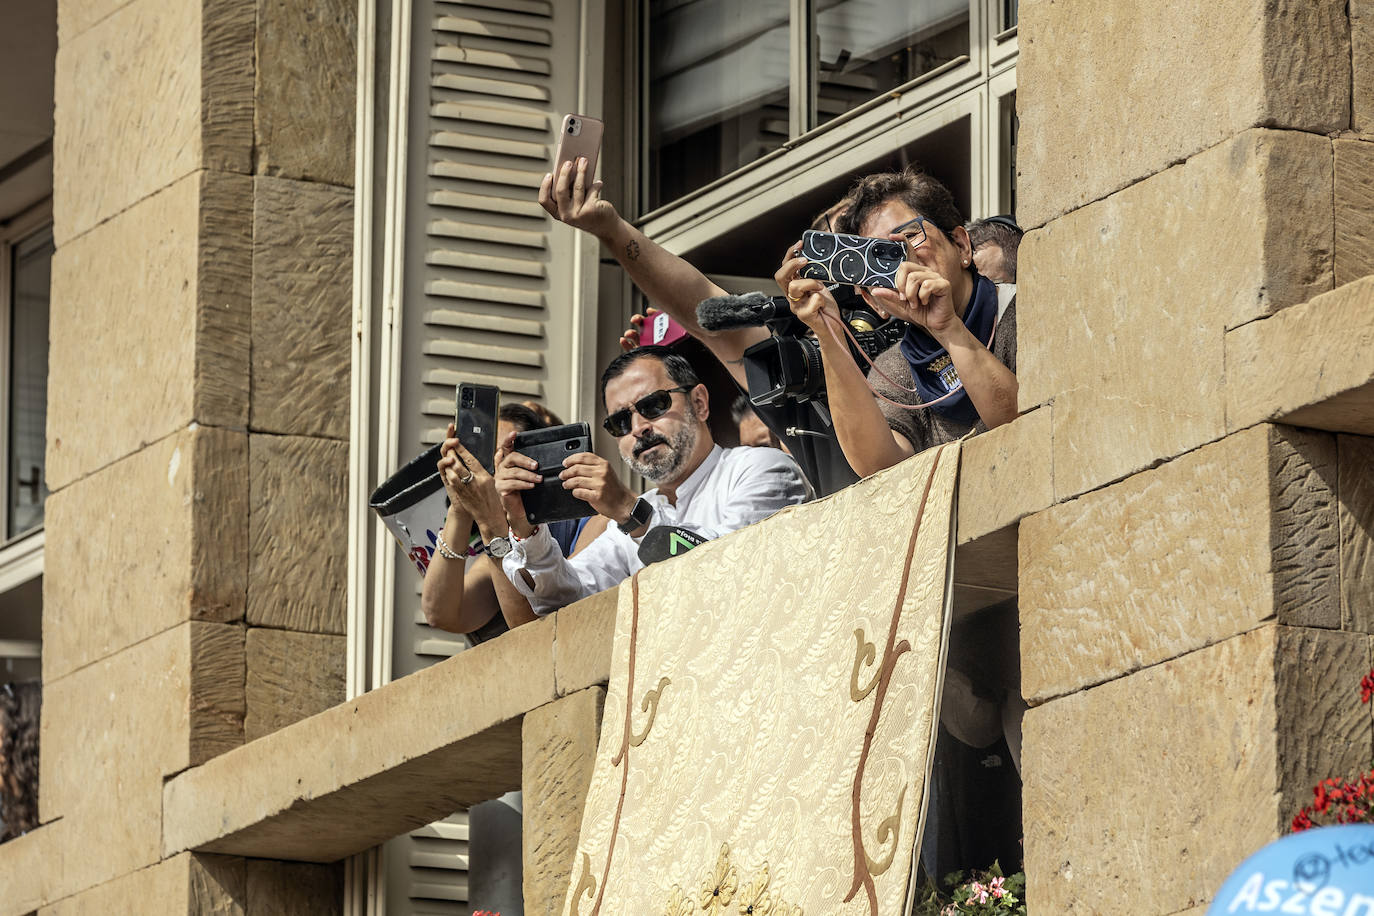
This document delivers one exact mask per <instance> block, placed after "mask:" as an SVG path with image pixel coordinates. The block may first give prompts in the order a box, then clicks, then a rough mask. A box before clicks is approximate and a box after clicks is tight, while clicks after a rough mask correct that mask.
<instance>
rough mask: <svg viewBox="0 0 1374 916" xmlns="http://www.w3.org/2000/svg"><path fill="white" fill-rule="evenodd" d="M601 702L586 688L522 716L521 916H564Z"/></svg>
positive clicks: (602, 697) (601, 695) (595, 690)
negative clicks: (523, 892) (523, 878)
mask: <svg viewBox="0 0 1374 916" xmlns="http://www.w3.org/2000/svg"><path fill="white" fill-rule="evenodd" d="M605 702H606V690H605V688H603V687H591V688H588V689H586V690H579V691H578V692H576V693H572V694H569V695H568V696H565V697H563V698H562V699H558V700H554V701H553V702H552V703H550V704H548V705H547V706H541V707H540V708H539V709H536V710H534V711H532V712H529V713H526V714H525V722H524V726H523V729H522V734H521V743H522V746H523V759H522V763H521V774H520V786H521V789H522V790H523V792H524V795H525V800H524V812H525V817H524V825H523V826H524V831H523V842H524V846H525V916H550V914H557V913H561V912H563V898H564V897H565V896H566V895H567V893H568V885H569V884H570V882H571V881H572V871H573V864H574V863H573V857H574V855H575V854H576V853H577V835H578V832H579V831H580V830H581V829H582V806H583V805H584V803H585V802H586V800H587V789H588V788H589V787H590V786H591V783H592V766H593V765H594V764H595V763H596V743H597V740H598V738H599V736H600V734H601V712H602V707H603V706H604V704H605Z"/></svg>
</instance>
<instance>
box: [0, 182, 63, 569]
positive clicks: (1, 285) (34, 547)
mask: <svg viewBox="0 0 1374 916" xmlns="http://www.w3.org/2000/svg"><path fill="white" fill-rule="evenodd" d="M51 226H52V198H51V197H49V198H47V199H45V200H43V201H41V202H39V203H37V204H35V205H34V206H32V207H30V208H29V209H28V210H25V211H24V212H23V213H21V214H19V215H18V216H15V217H13V218H12V219H10V220H9V221H8V222H7V223H5V224H4V225H3V226H0V315H3V317H4V321H3V322H0V475H3V478H4V480H5V481H6V482H7V483H6V496H5V499H4V500H3V501H0V532H3V531H5V530H6V528H8V526H9V496H8V480H9V470H10V423H9V412H10V399H9V394H10V358H9V353H10V328H11V326H12V325H13V314H14V302H13V301H12V300H11V295H12V284H13V280H14V278H13V276H11V274H12V267H11V265H12V264H13V260H14V250H15V248H17V247H18V246H19V245H20V243H22V242H24V241H25V240H27V239H29V238H30V237H32V236H34V235H36V234H37V233H39V232H42V231H43V230H44V229H50V228H51ZM43 528H44V526H43V525H42V524H40V525H38V526H37V527H36V528H32V529H30V530H28V531H25V532H24V533H23V534H20V535H17V536H15V537H12V538H9V537H6V538H0V592H5V591H9V590H10V589H12V588H15V587H16V586H19V585H23V584H24V583H25V582H28V581H30V580H32V579H36V578H37V577H39V576H41V575H42V574H43V543H44V533H43Z"/></svg>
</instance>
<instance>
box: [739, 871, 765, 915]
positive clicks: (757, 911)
mask: <svg viewBox="0 0 1374 916" xmlns="http://www.w3.org/2000/svg"><path fill="white" fill-rule="evenodd" d="M772 908H773V904H772V901H770V900H769V899H768V863H767V862H764V863H763V871H761V872H759V873H758V874H757V875H755V876H754V877H753V878H752V879H751V880H750V881H749V883H748V884H747V885H745V888H744V893H742V894H740V895H739V911H740V916H767V914H768V913H769V912H771V911H772Z"/></svg>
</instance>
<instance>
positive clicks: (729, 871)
mask: <svg viewBox="0 0 1374 916" xmlns="http://www.w3.org/2000/svg"><path fill="white" fill-rule="evenodd" d="M738 888H739V875H738V874H736V872H735V866H733V865H731V864H730V844H729V843H721V844H720V855H718V856H717V857H716V867H715V870H714V871H712V872H711V875H710V876H709V877H708V878H707V879H706V881H705V883H704V884H702V886H701V908H702V909H703V910H705V911H706V912H708V913H710V914H711V916H716V914H717V913H723V912H725V910H726V908H727V907H729V906H730V902H731V901H733V900H734V899H735V891H736V890H737V889H738Z"/></svg>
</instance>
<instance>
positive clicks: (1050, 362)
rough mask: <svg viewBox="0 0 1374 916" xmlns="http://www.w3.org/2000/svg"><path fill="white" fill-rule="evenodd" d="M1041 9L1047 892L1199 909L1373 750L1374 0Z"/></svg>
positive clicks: (1036, 704)
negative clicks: (1362, 700)
mask: <svg viewBox="0 0 1374 916" xmlns="http://www.w3.org/2000/svg"><path fill="white" fill-rule="evenodd" d="M1020 14H1021V20H1020V29H1019V31H1020V42H1021V57H1020V61H1019V64H1018V77H1019V79H1018V81H1019V84H1020V90H1019V93H1018V114H1019V116H1020V123H1021V134H1020V149H1019V156H1020V158H1019V161H1018V172H1019V176H1020V181H1021V184H1020V185H1019V191H1020V193H1021V198H1020V199H1021V207H1020V211H1019V216H1020V217H1021V221H1022V223H1023V225H1027V226H1030V227H1033V230H1032V231H1031V232H1030V233H1029V234H1028V235H1027V237H1026V240H1025V243H1024V247H1023V249H1022V254H1021V276H1020V280H1021V286H1020V291H1021V312H1020V314H1021V321H1020V324H1019V333H1020V335H1021V336H1020V348H1019V351H1018V363H1019V375H1020V379H1021V406H1022V409H1023V410H1027V409H1032V408H1034V409H1035V410H1036V413H1040V412H1042V411H1043V412H1047V413H1048V417H1047V419H1046V421H1045V422H1044V424H1043V425H1044V426H1046V427H1047V430H1046V435H1047V437H1048V439H1049V450H1050V452H1051V454H1052V456H1053V457H1052V467H1053V472H1052V476H1053V494H1054V496H1053V502H1054V505H1052V506H1049V507H1048V508H1045V509H1044V511H1040V512H1036V513H1035V514H1032V515H1030V516H1028V517H1026V518H1025V519H1024V520H1023V521H1022V522H1021V524H1020V537H1019V561H1020V573H1019V578H1020V604H1021V627H1022V632H1021V645H1022V671H1023V692H1024V693H1025V696H1026V698H1027V699H1028V700H1029V701H1030V702H1031V704H1032V706H1033V708H1032V709H1031V710H1030V712H1029V713H1028V714H1027V717H1026V722H1025V747H1024V759H1023V763H1024V770H1023V777H1024V782H1025V830H1026V864H1027V876H1028V888H1027V896H1028V898H1029V899H1030V900H1031V901H1032V902H1033V909H1034V911H1036V912H1045V913H1094V914H1108V916H1109V914H1117V913H1119V914H1132V916H1139V914H1168V913H1180V912H1184V911H1189V912H1191V911H1192V910H1193V908H1200V907H1203V906H1205V905H1206V904H1207V903H1208V902H1209V900H1210V899H1211V895H1212V894H1214V893H1215V892H1216V889H1217V888H1218V886H1219V885H1220V884H1221V882H1222V880H1223V879H1224V878H1225V876H1226V875H1227V874H1228V873H1229V872H1230V871H1231V869H1233V868H1234V867H1235V866H1236V865H1238V864H1239V862H1240V861H1241V860H1242V859H1243V858H1245V856H1247V855H1249V854H1250V853H1251V852H1253V851H1255V850H1256V849H1257V848H1259V847H1260V846H1262V845H1263V844H1264V843H1266V842H1268V841H1270V840H1273V839H1275V838H1277V837H1278V836H1280V835H1281V834H1282V833H1283V832H1284V831H1285V830H1286V828H1287V824H1288V821H1289V820H1290V819H1291V817H1292V815H1293V814H1294V813H1296V809H1297V807H1298V806H1299V805H1301V804H1302V803H1303V801H1304V800H1305V799H1306V798H1308V797H1310V795H1309V793H1310V787H1311V785H1312V784H1313V783H1314V782H1315V781H1316V780H1317V779H1319V778H1322V777H1325V776H1329V775H1337V774H1339V775H1345V774H1347V773H1348V772H1351V771H1353V770H1354V769H1356V768H1357V767H1360V766H1367V765H1368V761H1369V759H1370V758H1371V755H1374V727H1372V725H1371V717H1370V713H1369V710H1368V708H1367V707H1361V706H1360V704H1359V698H1358V683H1359V679H1360V676H1361V675H1362V674H1363V673H1364V672H1366V671H1368V670H1369V668H1370V665H1371V649H1372V647H1371V640H1370V637H1369V635H1368V634H1369V633H1370V627H1369V617H1368V613H1367V608H1366V605H1367V604H1368V600H1367V596H1368V595H1369V594H1370V593H1371V590H1372V589H1374V575H1372V574H1371V567H1370V561H1369V558H1370V551H1371V545H1370V533H1369V532H1370V528H1371V526H1370V522H1369V520H1370V518H1371V513H1374V493H1371V486H1370V480H1371V472H1370V470H1369V469H1370V468H1371V467H1374V465H1372V464H1371V463H1370V461H1369V459H1370V457H1371V441H1372V440H1370V439H1369V438H1365V437H1364V436H1361V435H1349V434H1350V433H1362V434H1366V435H1367V434H1369V433H1372V432H1374V386H1371V384H1370V378H1369V372H1368V370H1369V358H1368V356H1367V355H1365V354H1364V350H1363V349H1361V348H1367V346H1368V344H1369V342H1370V340H1371V339H1374V338H1371V334H1374V312H1371V307H1374V298H1371V295H1370V287H1369V282H1368V281H1361V282H1355V281H1358V280H1359V278H1361V277H1364V276H1365V275H1367V274H1369V273H1371V271H1374V244H1372V243H1374V231H1371V225H1372V224H1371V215H1370V214H1371V212H1374V211H1372V210H1371V207H1370V202H1371V199H1372V196H1371V187H1374V154H1371V144H1370V141H1371V139H1374V135H1371V134H1370V131H1371V128H1374V123H1372V122H1371V120H1370V118H1369V111H1368V110H1367V109H1369V107H1370V96H1369V91H1368V87H1369V82H1368V80H1364V81H1362V80H1361V78H1360V77H1361V74H1366V75H1367V74H1368V72H1369V66H1370V59H1371V58H1370V54H1369V51H1370V44H1371V40H1374V19H1372V17H1371V8H1370V7H1369V5H1368V4H1367V3H1352V4H1349V5H1348V6H1347V4H1346V3H1345V2H1344V0H1313V2H1310V3H1302V4H1284V3H1271V2H1268V0H1227V2H1225V3H1223V4H1221V6H1220V7H1217V6H1216V5H1212V6H1209V7H1208V8H1207V10H1206V11H1205V13H1204V12H1203V11H1202V10H1201V8H1194V7H1192V6H1190V5H1187V4H1163V5H1161V4H1153V5H1149V4H1147V5H1141V4H1136V3H1127V2H1110V3H1106V4H1099V5H1098V6H1096V7H1094V9H1093V12H1092V15H1090V16H1085V15H1084V14H1083V10H1082V9H1081V8H1078V7H1075V6H1074V5H1072V4H1062V3H1055V2H1054V0H1024V2H1023V3H1022V4H1021V8H1020ZM1204 16H1205V21H1204V18H1203V17H1204ZM1352 74H1353V77H1352ZM1346 284H1349V285H1346ZM1023 419H1024V418H1023ZM1273 420H1282V421H1284V422H1287V423H1294V424H1298V425H1300V426H1304V425H1305V426H1314V427H1318V428H1319V429H1320V430H1321V431H1313V430H1305V429H1298V428H1293V427H1290V426H1274V425H1269V424H1268V423H1267V422H1266V421H1273ZM1019 422H1021V421H1018V423H1019ZM1198 911H1199V912H1200V911H1201V910H1200V909H1199V910H1198Z"/></svg>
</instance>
